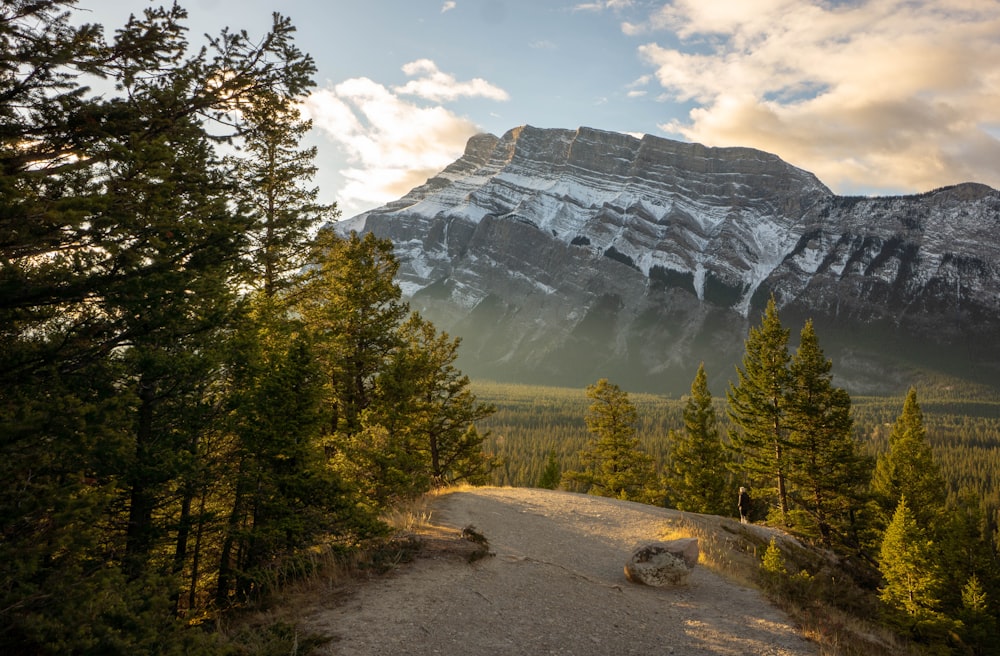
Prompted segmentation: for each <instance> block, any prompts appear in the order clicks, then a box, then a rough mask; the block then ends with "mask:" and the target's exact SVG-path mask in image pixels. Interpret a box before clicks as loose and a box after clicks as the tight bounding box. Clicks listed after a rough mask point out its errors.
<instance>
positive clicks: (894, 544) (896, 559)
mask: <svg viewBox="0 0 1000 656" xmlns="http://www.w3.org/2000/svg"><path fill="white" fill-rule="evenodd" d="M879 571H880V572H881V573H882V578H883V581H884V582H883V585H882V588H881V589H880V591H879V598H880V599H882V601H883V602H885V603H886V604H887V605H888V606H890V607H891V608H894V609H896V610H897V611H899V612H900V613H902V614H903V615H904V616H906V617H908V618H910V620H911V621H920V620H926V619H931V618H933V617H935V616H936V614H937V611H936V606H937V604H938V595H939V593H940V586H941V578H940V574H939V573H938V570H937V567H936V564H935V561H934V552H933V547H932V544H931V542H930V541H929V540H928V538H927V535H926V533H925V532H924V530H923V529H922V528H921V527H920V526H919V525H918V524H917V521H916V517H915V516H914V514H913V513H912V512H910V508H909V506H908V504H907V500H906V497H903V498H901V499H900V501H899V505H898V506H897V508H896V512H895V514H894V515H893V518H892V521H891V522H890V523H889V527H888V528H887V529H886V531H885V535H884V536H883V538H882V548H881V551H880V553H879Z"/></svg>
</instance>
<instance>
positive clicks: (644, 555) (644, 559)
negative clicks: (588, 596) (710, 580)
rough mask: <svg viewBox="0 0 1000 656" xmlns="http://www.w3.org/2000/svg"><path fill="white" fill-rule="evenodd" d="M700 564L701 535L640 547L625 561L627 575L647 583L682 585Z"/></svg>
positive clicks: (629, 578) (636, 580)
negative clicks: (699, 546) (699, 544)
mask: <svg viewBox="0 0 1000 656" xmlns="http://www.w3.org/2000/svg"><path fill="white" fill-rule="evenodd" d="M697 564H698V538H683V539H680V540H670V541H669V542H654V543H652V544H647V545H645V546H642V547H639V548H638V549H636V550H635V551H634V552H632V557H631V558H629V560H628V562H627V563H625V578H627V579H628V580H629V581H631V582H633V583H642V584H644V585H656V586H664V585H681V584H683V583H685V582H686V581H687V577H688V574H690V573H691V571H692V570H693V569H694V566H695V565H697Z"/></svg>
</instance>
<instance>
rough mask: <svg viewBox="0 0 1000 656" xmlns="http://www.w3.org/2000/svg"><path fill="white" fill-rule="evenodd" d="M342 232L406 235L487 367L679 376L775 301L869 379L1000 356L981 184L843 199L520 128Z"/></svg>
mask: <svg viewBox="0 0 1000 656" xmlns="http://www.w3.org/2000/svg"><path fill="white" fill-rule="evenodd" d="M338 229H340V230H342V231H347V230H352V229H353V230H358V231H360V232H364V231H372V232H375V233H376V234H377V235H378V236H380V237H385V238H389V239H392V240H393V242H394V243H395V246H396V252H397V255H398V256H399V259H400V264H401V266H400V272H399V275H398V281H399V283H400V285H401V288H402V289H403V291H404V295H405V296H406V297H407V299H408V300H410V302H411V305H412V306H413V307H414V308H415V309H417V310H419V311H421V312H422V313H423V314H425V315H426V316H428V317H429V318H431V320H433V321H435V323H436V324H438V325H439V326H440V327H442V328H443V329H445V330H448V331H449V332H451V333H453V334H455V335H458V336H461V337H462V338H463V349H462V351H463V355H462V358H461V359H460V364H462V366H463V367H464V368H466V369H467V370H469V371H470V373H472V374H473V375H480V376H486V377H492V378H496V379H500V380H503V379H510V380H530V381H532V382H545V383H558V384H566V383H570V384H573V385H577V386H578V385H582V384H586V382H592V379H593V378H594V377H595V376H601V375H606V376H608V377H611V376H615V377H617V378H619V379H622V378H626V379H630V380H633V381H634V386H636V387H638V388H643V389H659V390H663V389H680V390H683V385H680V384H679V383H680V381H683V380H685V379H686V380H687V381H688V383H689V381H690V378H691V376H692V375H693V371H694V369H695V368H696V367H697V363H698V362H699V361H706V366H709V363H710V364H711V366H713V367H723V368H728V371H732V369H731V365H732V364H734V363H736V362H738V360H739V356H740V354H741V350H742V340H743V338H744V337H745V335H746V330H747V328H748V326H749V325H750V324H751V323H753V322H755V321H756V311H757V310H759V309H760V308H761V307H762V306H763V303H764V302H766V299H767V298H768V297H770V296H771V295H774V297H775V299H776V300H777V301H778V303H779V307H780V308H781V310H782V317H783V320H784V318H785V317H786V316H787V317H788V318H789V319H790V321H788V322H786V326H787V327H792V328H793V331H797V326H796V322H799V321H802V320H804V319H805V318H806V317H811V318H814V319H815V320H816V322H817V328H818V330H820V336H821V339H822V340H824V346H826V342H827V340H826V338H827V335H829V336H830V343H831V344H832V346H833V347H834V350H835V351H837V354H838V355H840V356H846V359H847V360H848V361H852V358H853V359H854V360H857V361H858V363H859V364H860V365H862V366H860V367H854V369H853V370H852V369H851V368H850V367H847V368H845V369H843V370H841V371H839V372H838V373H839V375H840V376H841V378H842V379H843V381H844V382H845V383H847V384H848V385H849V386H852V387H854V388H855V389H856V390H861V391H864V390H869V391H877V390H884V389H894V388H895V387H898V386H899V385H900V384H903V379H905V378H906V374H905V373H904V371H905V370H907V369H913V368H914V367H915V368H917V369H922V368H928V367H929V368H930V369H932V370H939V369H940V366H941V362H938V361H940V360H942V359H944V360H947V358H948V357H953V356H956V354H957V356H959V357H958V359H957V360H953V361H952V362H951V363H950V364H948V366H945V367H944V369H946V370H947V369H951V370H954V371H956V372H958V373H960V374H962V375H965V373H967V372H968V371H969V370H970V368H971V370H974V371H972V375H973V376H974V377H978V378H984V377H985V378H986V379H987V380H996V379H995V374H996V372H997V370H998V366H997V363H998V362H1000V357H997V356H998V355H1000V353H998V351H997V349H996V348H995V347H993V346H992V344H991V342H992V340H991V339H990V337H991V336H992V335H993V334H995V333H996V329H997V328H1000V301H998V297H1000V293H998V292H1000V271H998V269H997V266H996V265H995V264H994V263H995V262H997V261H1000V246H998V243H997V239H996V237H995V235H996V234H997V231H998V229H1000V193H998V192H997V191H996V190H994V189H991V188H989V187H987V186H985V185H980V184H977V183H965V184H960V185H955V186H951V187H945V188H942V189H938V190H933V191H930V192H925V193H922V194H915V195H911V196H889V197H848V196H838V195H836V194H834V193H833V192H832V191H830V189H829V188H827V187H826V186H825V185H824V184H823V183H822V182H821V181H820V180H819V179H818V178H816V176H814V175H813V174H812V173H809V172H808V171H804V170H802V169H799V168H797V167H794V166H792V165H790V164H788V163H786V162H784V161H783V160H781V159H780V158H779V157H777V156H776V155H773V154H770V153H766V152H764V151H759V150H755V149H750V148H740V147H735V148H711V147H706V146H702V145H700V144H689V143H683V142H677V141H671V140H668V139H663V138H660V137H655V136H650V135H645V136H644V137H642V138H641V139H640V138H637V137H634V136H631V135H624V134H619V133H613V132H606V131H601V130H595V129H592V128H579V129H577V130H559V129H540V128H533V127H531V126H522V127H519V128H515V129H513V130H510V131H508V132H507V133H506V134H504V135H503V136H502V137H496V136H493V135H477V136H474V137H472V138H471V139H470V140H469V142H468V144H467V147H466V151H465V153H464V154H463V155H462V157H460V158H459V159H458V160H456V161H455V162H454V163H452V164H451V165H449V166H448V167H446V168H445V169H444V170H443V171H442V172H441V173H439V174H438V175H436V176H434V177H432V178H431V179H429V180H428V181H427V182H426V183H425V184H423V185H421V186H419V187H416V188H414V189H413V190H411V191H410V192H409V193H408V194H406V195H405V196H403V197H402V198H400V199H399V200H397V201H393V202H391V203H388V204H387V205H385V206H383V207H381V208H377V209H375V210H371V211H369V212H365V213H362V214H360V215H358V216H356V217H353V218H351V219H348V220H346V221H344V222H342V223H341V224H338ZM859 337H860V341H859V339H858V338H859ZM931 344H932V345H933V346H934V349H932V350H935V351H937V352H934V353H929V354H928V355H929V356H930V358H929V361H931V363H930V364H928V362H925V360H928V358H922V357H917V358H914V357H912V356H914V353H913V352H912V349H914V348H923V347H926V346H929V345H931ZM887 347H888V350H887ZM973 347H974V349H973V350H975V351H976V352H975V353H972V352H971V351H970V349H972V348H973ZM828 351H829V349H828ZM869 353H871V354H873V355H874V356H876V359H878V358H885V356H892V357H888V358H887V359H885V361H884V362H881V363H877V364H876V366H875V369H879V368H881V369H884V371H881V372H879V371H872V370H871V369H872V365H870V364H863V361H864V359H865V357H866V356H867V354H869ZM908 359H909V360H913V361H912V362H907V360H908ZM836 362H837V360H836V359H835V363H836ZM946 364H947V362H946ZM727 365H728V367H727ZM605 372H606V373H605ZM588 379H590V380H589V381H588Z"/></svg>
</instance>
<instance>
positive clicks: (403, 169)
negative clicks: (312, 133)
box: [303, 60, 506, 216]
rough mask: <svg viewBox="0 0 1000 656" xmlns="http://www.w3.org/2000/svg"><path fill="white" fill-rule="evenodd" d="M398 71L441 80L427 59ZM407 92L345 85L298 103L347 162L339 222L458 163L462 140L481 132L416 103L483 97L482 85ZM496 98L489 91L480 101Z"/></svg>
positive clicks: (368, 83)
mask: <svg viewBox="0 0 1000 656" xmlns="http://www.w3.org/2000/svg"><path fill="white" fill-rule="evenodd" d="M403 68H404V71H405V72H407V74H408V75H430V76H431V77H433V76H434V75H435V74H437V75H443V74H441V73H440V72H439V71H438V70H437V67H436V66H435V65H434V64H433V62H430V61H428V60H420V61H418V62H413V63H411V64H407V65H406V66H404V67H403ZM445 77H447V78H449V79H451V76H445ZM482 84H483V85H485V86H486V87H489V88H493V89H495V88H496V87H493V86H492V85H488V84H486V83H482ZM407 86H408V85H404V87H395V88H391V89H390V88H388V87H386V86H384V85H382V84H379V83H377V82H374V81H372V80H370V79H368V78H352V79H348V80H345V81H343V82H341V83H339V84H337V85H335V86H333V87H330V88H326V89H321V90H318V91H315V92H313V93H312V94H310V95H309V96H308V97H307V98H306V99H305V101H304V102H303V111H304V114H305V115H306V116H308V117H309V118H311V119H312V121H313V126H314V127H315V129H316V130H318V131H319V133H320V134H321V135H323V136H324V137H326V138H327V139H329V140H330V141H332V142H333V143H335V144H336V145H337V146H338V147H339V148H340V149H341V150H342V151H343V153H344V155H345V156H346V157H347V162H348V166H347V167H346V168H344V169H342V170H341V171H339V173H340V175H341V176H342V177H343V179H344V184H343V187H342V188H341V189H340V190H339V191H338V192H337V202H338V204H339V205H340V207H341V209H342V210H343V212H344V216H351V215H353V214H354V213H355V212H357V211H361V210H363V209H365V208H369V207H373V206H375V205H379V204H382V203H385V202H388V201H390V200H395V199H396V198H399V197H400V196H402V195H404V194H406V193H407V192H408V191H410V190H411V189H412V188H414V187H416V186H418V185H421V184H423V183H424V182H425V181H426V180H427V178H429V177H431V176H433V175H435V174H436V173H438V172H439V171H441V169H443V168H444V167H445V166H447V165H448V164H450V163H451V162H453V161H454V160H455V159H457V158H458V157H459V156H460V155H461V154H462V152H464V150H465V144H466V142H467V141H468V139H469V137H471V136H472V135H474V134H476V133H478V132H480V130H479V128H478V126H476V125H475V124H474V123H473V122H471V121H469V120H468V119H466V118H463V117H461V116H458V115H457V114H455V113H454V112H452V111H450V110H449V109H447V108H445V107H443V106H441V105H440V104H433V103H427V102H421V99H423V98H428V97H429V98H431V99H435V98H439V97H441V96H442V95H443V96H446V97H447V98H449V99H453V98H457V97H460V96H461V95H466V96H476V95H483V94H482V93H481V86H482V85H477V84H472V85H470V84H469V83H455V85H453V87H454V88H458V89H461V90H462V91H460V92H458V93H449V94H435V93H432V94H426V95H420V94H416V93H414V92H413V90H412V89H410V90H408V91H405V92H404V91H403V89H405V88H406V87H407ZM404 95H415V96H416V97H417V99H418V100H417V101H411V100H408V99H406V98H404V97H403V96H404ZM502 95H503V97H504V98H505V97H506V94H502ZM499 96H500V94H497V93H495V92H492V93H491V94H490V95H487V96H485V97H499Z"/></svg>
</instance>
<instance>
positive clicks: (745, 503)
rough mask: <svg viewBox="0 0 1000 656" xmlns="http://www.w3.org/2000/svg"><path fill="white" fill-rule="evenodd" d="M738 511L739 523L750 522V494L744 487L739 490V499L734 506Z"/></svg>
mask: <svg viewBox="0 0 1000 656" xmlns="http://www.w3.org/2000/svg"><path fill="white" fill-rule="evenodd" d="M736 507H737V508H739V510H740V523H741V524H747V523H749V521H750V494H749V493H748V492H747V489H746V488H745V487H741V488H740V499H739V502H738V503H737V504H736Z"/></svg>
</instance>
